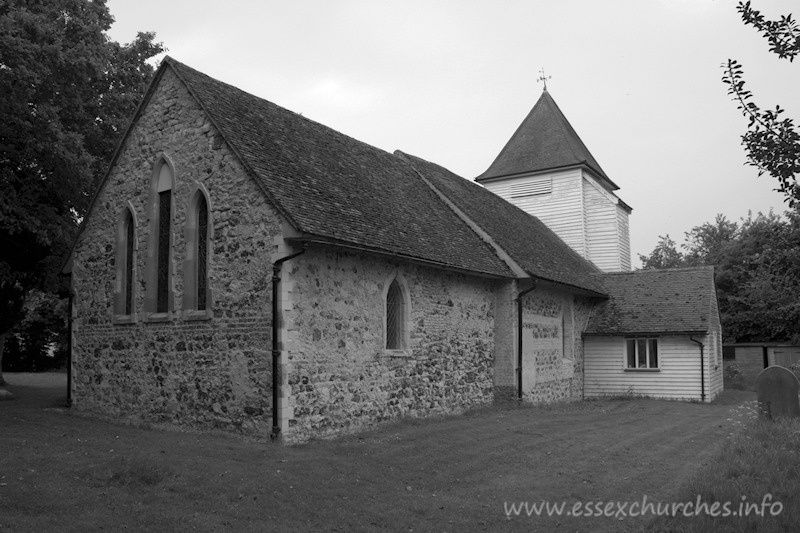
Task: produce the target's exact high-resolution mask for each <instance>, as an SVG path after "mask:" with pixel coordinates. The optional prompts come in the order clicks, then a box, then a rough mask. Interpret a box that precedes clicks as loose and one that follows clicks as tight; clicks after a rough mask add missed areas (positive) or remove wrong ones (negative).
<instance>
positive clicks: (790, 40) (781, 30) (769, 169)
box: [722, 1, 800, 207]
mask: <svg viewBox="0 0 800 533" xmlns="http://www.w3.org/2000/svg"><path fill="white" fill-rule="evenodd" d="M736 9H737V10H738V11H739V13H740V14H741V16H742V20H743V21H744V23H745V24H746V25H750V26H753V27H754V28H755V29H756V30H757V31H758V32H759V33H761V34H762V35H763V36H764V37H765V38H766V39H767V40H768V41H769V44H770V48H769V51H770V52H773V53H775V54H777V55H778V57H779V58H781V59H788V60H789V61H790V62H792V61H794V58H795V57H797V55H798V54H800V28H798V25H797V22H796V21H795V20H794V19H793V18H792V15H791V14H790V15H786V16H781V18H780V19H779V20H766V19H765V17H764V15H762V14H761V12H759V11H756V10H755V9H753V8H752V7H750V2H749V1H748V2H739V4H738V6H737V8H736ZM723 68H724V70H725V74H724V76H723V78H722V80H723V82H725V83H726V84H727V85H728V94H729V95H731V97H732V98H733V100H734V101H735V102H737V103H738V109H740V110H741V112H742V114H743V115H744V116H745V117H747V119H748V121H749V123H748V127H747V130H748V131H747V133H745V134H744V135H743V136H742V144H743V145H744V147H745V151H746V153H747V161H748V163H749V164H751V165H753V166H755V167H757V168H758V174H759V176H761V175H763V174H764V173H767V174H769V175H770V176H772V177H773V178H775V179H776V180H777V181H778V187H777V189H775V190H777V191H778V192H782V193H784V194H785V195H786V201H787V202H788V203H789V206H790V207H793V206H795V205H797V203H798V202H800V184H798V181H797V178H798V175H800V131H798V129H797V127H796V126H795V124H794V122H793V121H792V119H790V118H783V117H782V115H783V113H784V110H783V109H781V107H780V106H775V110H774V111H773V110H770V109H766V110H762V109H761V108H760V107H759V106H758V105H757V104H755V103H754V102H753V101H752V97H753V95H752V93H751V92H750V91H749V90H747V89H745V82H744V79H743V77H742V76H743V70H742V66H741V65H740V64H739V62H738V61H736V60H734V59H729V60H728V61H727V63H726V64H724V65H723Z"/></svg>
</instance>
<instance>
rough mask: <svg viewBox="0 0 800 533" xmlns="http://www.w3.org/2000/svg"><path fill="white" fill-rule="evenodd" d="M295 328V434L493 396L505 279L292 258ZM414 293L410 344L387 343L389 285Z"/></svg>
mask: <svg viewBox="0 0 800 533" xmlns="http://www.w3.org/2000/svg"><path fill="white" fill-rule="evenodd" d="M292 264H293V267H292V269H291V272H290V273H287V274H286V279H291V288H292V289H291V301H292V304H291V306H290V307H291V310H290V311H288V312H286V313H285V317H284V319H285V326H286V329H287V333H286V342H285V343H284V348H285V350H286V359H287V360H286V373H287V376H286V379H285V381H284V383H285V384H286V386H287V387H288V390H287V391H285V392H284V394H285V395H286V396H288V407H287V409H288V410H289V411H290V412H289V413H286V414H285V415H284V418H285V419H286V420H287V422H288V428H284V435H285V436H286V438H287V440H289V441H298V440H304V439H306V438H308V437H310V436H326V435H335V434H338V433H342V432H348V431H353V430H356V429H358V428H361V427H364V426H366V425H369V424H372V423H374V422H375V421H381V420H390V419H395V418H398V417H402V416H424V415H428V414H433V413H453V412H459V411H462V410H463V409H464V408H467V407H470V406H475V405H480V404H485V403H489V402H491V401H492V399H493V386H492V376H493V369H492V367H493V362H494V361H493V359H494V337H493V333H494V306H495V290H496V287H497V286H498V283H499V282H497V281H492V280H486V279H482V278H476V277H470V276H464V275H461V274H456V273H453V272H448V271H445V270H440V269H434V268H428V267H423V266H415V265H411V264H408V263H401V262H398V261H392V260H385V259H380V258H375V257H370V256H367V255H362V254H357V253H349V252H347V253H346V252H341V251H334V250H312V249H309V250H308V252H307V253H305V254H304V255H303V256H301V257H300V258H299V259H298V260H297V261H296V262H293V263H292ZM395 277H398V278H399V280H400V282H401V285H402V286H403V289H404V290H406V291H408V296H409V301H410V309H409V310H407V312H408V322H407V328H408V337H409V339H410V345H409V346H408V349H407V350H402V351H391V350H385V349H384V347H385V340H384V339H385V337H384V335H385V332H384V313H385V299H384V295H385V294H386V288H387V286H388V284H389V283H391V281H392V280H393V279H395Z"/></svg>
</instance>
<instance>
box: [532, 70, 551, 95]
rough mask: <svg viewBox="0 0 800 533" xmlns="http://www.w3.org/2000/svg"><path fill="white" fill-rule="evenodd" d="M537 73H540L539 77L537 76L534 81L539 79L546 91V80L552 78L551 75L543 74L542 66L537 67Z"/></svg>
mask: <svg viewBox="0 0 800 533" xmlns="http://www.w3.org/2000/svg"><path fill="white" fill-rule="evenodd" d="M539 74H541V75H540V76H539V78H537V80H536V81H540V82H542V83H543V84H544V90H545V91H546V90H547V80H549V79H550V78H552V76H545V75H544V69H543V68H542V69H539Z"/></svg>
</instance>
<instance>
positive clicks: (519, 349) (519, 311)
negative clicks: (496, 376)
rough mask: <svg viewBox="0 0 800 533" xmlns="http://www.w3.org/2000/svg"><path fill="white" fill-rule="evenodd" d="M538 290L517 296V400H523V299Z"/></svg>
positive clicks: (532, 287) (523, 292)
mask: <svg viewBox="0 0 800 533" xmlns="http://www.w3.org/2000/svg"><path fill="white" fill-rule="evenodd" d="M535 288H536V282H534V283H533V285H532V286H531V287H530V288H528V289H525V290H524V291H522V292H520V293H519V294H517V399H519V400H522V297H523V296H525V295H526V294H528V293H529V292H531V291H532V290H533V289H535Z"/></svg>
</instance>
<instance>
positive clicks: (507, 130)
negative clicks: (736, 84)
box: [108, 0, 800, 265]
mask: <svg viewBox="0 0 800 533" xmlns="http://www.w3.org/2000/svg"><path fill="white" fill-rule="evenodd" d="M753 3H754V7H755V8H756V9H760V10H761V11H762V12H764V14H765V15H766V16H767V18H770V19H774V18H778V17H779V16H780V15H782V14H788V13H791V12H792V10H793V8H796V7H797V4H796V2H792V1H790V0H754V2H753ZM735 5H736V2H735V1H733V0H717V1H715V0H602V1H600V0H535V1H534V0H530V1H506V0H474V1H470V0H459V1H457V0H452V1H436V0H402V1H395V2H388V1H381V0H372V1H367V0H348V1H333V0H328V1H323V0H318V1H260V0H228V1H225V2H222V1H219V0H214V1H205V0H203V1H201V0H174V1H173V0H109V1H108V6H109V9H110V10H111V13H112V15H114V17H115V18H116V23H115V24H114V26H113V27H112V28H111V31H110V36H111V38H112V39H114V40H117V41H119V42H122V43H127V42H130V41H131V40H132V39H133V38H134V36H135V34H136V32H137V31H154V32H156V37H157V40H159V41H162V42H163V43H164V45H165V46H166V47H167V48H168V53H169V55H170V56H172V57H174V58H175V59H177V60H178V61H181V62H183V63H186V64H187V65H189V66H191V67H193V68H195V69H197V70H200V71H202V72H204V73H206V74H208V75H210V76H212V77H215V78H217V79H220V80H222V81H224V82H227V83H230V84H232V85H235V86H237V87H239V88H241V89H243V90H245V91H248V92H250V93H253V94H255V95H258V96H260V97H262V98H265V99H267V100H270V101H272V102H274V103H276V104H278V105H280V106H283V107H285V108H288V109H291V110H292V111H295V112H298V113H302V114H303V115H304V116H306V117H308V118H311V119H313V120H316V121H318V122H321V123H323V124H325V125H327V126H330V127H332V128H334V129H336V130H338V131H341V132H343V133H345V134H347V135H350V136H352V137H355V138H357V139H359V140H362V141H364V142H367V143H369V144H372V145H374V146H377V147H379V148H382V149H384V150H387V151H390V152H391V151H394V150H397V149H399V150H403V151H404V152H407V153H410V154H413V155H417V156H419V157H422V158H424V159H427V160H429V161H432V162H435V163H438V164H440V165H442V166H444V167H446V168H448V169H449V170H451V171H453V172H455V173H456V174H459V175H460V176H463V177H465V178H468V179H474V178H475V176H477V175H479V174H481V173H482V172H483V171H484V170H486V168H487V167H488V166H489V165H490V164H491V162H492V161H493V160H494V158H495V157H496V156H497V154H498V153H499V152H500V150H501V148H502V147H503V146H504V145H505V143H506V141H507V140H508V139H509V138H510V137H511V135H512V134H513V133H514V131H515V130H516V128H517V126H518V125H519V124H520V122H521V121H522V120H523V118H525V116H526V115H527V113H528V112H529V111H530V109H531V108H532V107H533V105H534V104H535V103H536V100H537V99H538V97H539V95H540V93H541V90H542V87H541V84H540V83H538V82H537V81H536V80H537V78H538V77H539V69H542V68H544V70H545V73H546V74H547V75H549V76H552V78H551V79H550V80H549V81H548V90H549V92H550V94H551V95H552V96H553V98H554V99H555V101H556V102H557V103H558V105H559V107H560V108H561V110H562V111H563V112H564V114H565V115H566V117H567V119H568V120H569V121H570V123H571V124H572V125H573V127H574V128H575V130H576V131H577V132H578V135H580V136H581V139H582V140H583V141H584V143H585V144H586V145H587V147H588V148H589V150H590V151H591V152H592V154H593V155H594V156H595V158H596V159H597V161H598V162H599V163H600V165H601V166H602V167H603V169H604V170H605V171H606V173H607V174H608V175H609V177H610V178H611V179H612V180H614V182H615V183H616V184H617V185H619V187H620V190H619V191H617V193H618V195H619V196H620V197H621V198H622V199H623V200H624V201H625V202H626V203H628V204H629V205H630V206H632V207H633V214H632V217H631V247H632V259H633V260H634V263H635V264H637V265H638V259H637V254H640V253H642V254H645V253H649V252H650V251H651V250H652V249H653V247H654V246H655V244H656V243H657V241H658V236H659V235H664V234H669V235H670V236H671V237H672V238H673V239H674V240H676V241H677V242H679V243H680V242H682V241H683V233H684V232H685V231H688V230H689V229H691V228H692V227H693V226H696V225H699V224H702V223H704V222H707V221H712V220H713V219H714V217H715V215H716V214H717V213H723V214H725V215H726V216H728V218H730V219H732V220H738V219H739V218H740V217H743V216H746V215H747V212H748V210H752V211H754V212H757V211H768V210H769V209H770V208H774V209H775V210H776V211H777V212H783V211H784V209H785V204H784V202H783V196H782V195H780V194H778V193H776V192H774V191H773V190H772V189H773V188H774V182H773V180H772V178H770V177H768V176H763V177H761V178H757V171H756V170H755V169H754V168H753V167H750V166H745V165H744V161H745V156H744V151H743V149H742V147H741V145H740V135H741V134H742V133H743V132H744V131H745V127H746V125H747V121H746V119H745V118H744V117H742V116H741V114H740V113H739V111H738V110H737V109H736V104H735V103H734V102H732V101H731V100H730V99H729V97H728V95H727V94H726V85H724V84H723V83H722V81H721V78H722V74H723V71H722V68H721V67H720V65H721V64H722V63H723V62H724V61H726V60H727V59H728V58H733V59H738V60H739V61H740V63H742V65H743V66H744V72H745V79H746V81H747V87H748V88H749V89H750V90H751V91H753V93H754V95H755V96H754V98H755V101H756V102H757V103H758V104H759V105H761V106H762V107H769V108H774V106H775V105H776V104H779V105H781V106H782V107H785V108H787V113H788V116H791V117H793V118H795V120H796V121H798V118H800V100H798V98H797V96H796V94H798V92H797V91H798V89H797V88H798V87H800V64H797V63H789V62H788V61H786V60H779V59H778V58H777V56H776V55H774V54H771V53H770V52H768V43H767V41H766V40H765V39H763V38H762V37H761V36H760V35H759V34H758V33H757V32H756V31H755V30H753V29H752V28H751V27H745V26H744V24H743V23H742V22H741V19H740V18H739V15H738V13H737V12H736V9H735ZM159 59H160V58H159ZM793 87H794V88H793Z"/></svg>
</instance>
